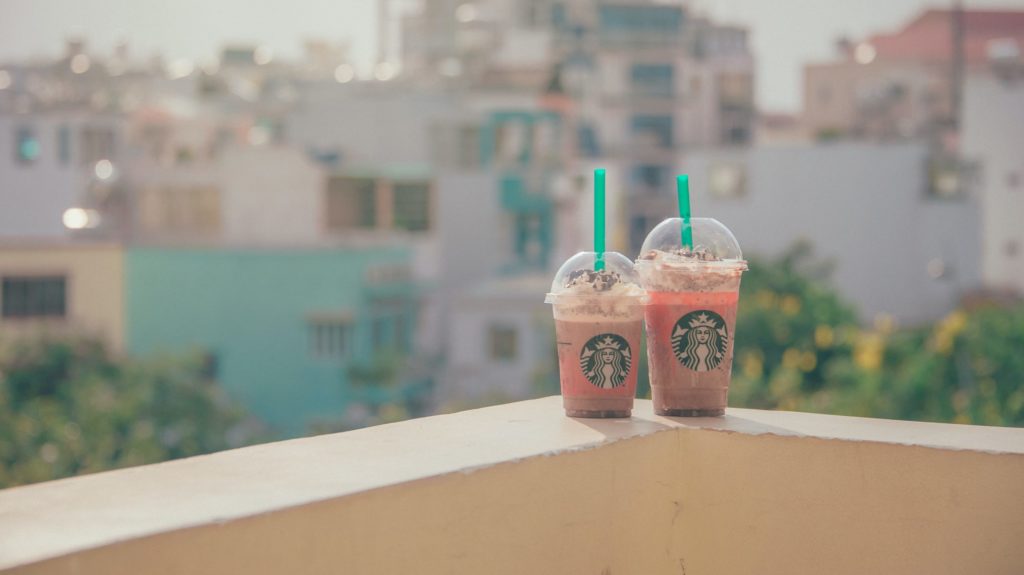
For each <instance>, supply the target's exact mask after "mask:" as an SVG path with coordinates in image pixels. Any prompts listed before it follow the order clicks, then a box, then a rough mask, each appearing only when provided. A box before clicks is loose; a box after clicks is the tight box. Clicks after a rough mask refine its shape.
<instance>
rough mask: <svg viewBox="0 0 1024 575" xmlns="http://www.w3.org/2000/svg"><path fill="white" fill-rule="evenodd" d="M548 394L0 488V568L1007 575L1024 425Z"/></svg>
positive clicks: (1023, 495) (1021, 498)
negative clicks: (688, 413)
mask: <svg viewBox="0 0 1024 575" xmlns="http://www.w3.org/2000/svg"><path fill="white" fill-rule="evenodd" d="M635 413H636V415H635V417H634V418H632V419H630V420H573V419H568V418H565V417H563V416H562V412H561V400H560V398H558V397H551V398H545V399H540V400H535V401H527V402H521V403H513V404H508V405H502V406H497V407H492V408H487V409H480V410H475V411H468V412H462V413H458V414H453V415H444V416H437V417H431V418H424V419H419V420H413V421H407V422H402V423H397V424H392V425H385V426H380V427H374V428H369V429H364V430H359V431H353V432H349V433H343V434H335V435H327V436H320V437H314V438H308V439H300V440H294V441H287V442H281V443H274V444H267V445H261V446H256V447H250V448H245V449H239V450H234V451H228V452H222V453H218V454H214V455H208V456H203V457H195V458H191V459H186V460H179V461H174V462H168V463H163V464H159V465H151V466H145V467H138V468H133V469H126V470H121V471H114V472H108V473H100V474H96V475H91V476H85V477H78V478H73V479H67V480H61V481H53V482H49V483H43V484H38V485H31V486H26V487H20V488H15V489H8V490H5V491H0V571H3V572H10V573H103V574H109V573H140V572H145V573H182V574H184V573H189V574H193V573H236V572H238V573H240V572H247V573H280V572H286V571H291V572H296V573H339V572H351V573H395V572H402V571H405V572H415V573H449V572H464V573H544V572H552V573H554V572H557V573H595V574H598V573H688V574H695V573H696V574H699V573H825V572H827V573H883V572H890V573H892V572H900V573H954V572H955V573H962V572H972V573H1020V572H1022V571H1024V546H1022V545H1021V544H1020V542H1021V538H1022V537H1024V430H1020V429H1009V428H989V427H973V426H963V425H945V424H929V423H911V422H898V421H884V420H872V419H860V418H848V417H835V416H825V415H817V414H802V413H787V412H764V411H754V410H745V409H730V410H729V412H728V415H727V416H726V417H725V418H716V419H693V420H684V419H675V418H663V417H658V416H655V415H653V413H652V409H651V405H650V402H647V401H639V402H638V405H637V409H636V410H635Z"/></svg>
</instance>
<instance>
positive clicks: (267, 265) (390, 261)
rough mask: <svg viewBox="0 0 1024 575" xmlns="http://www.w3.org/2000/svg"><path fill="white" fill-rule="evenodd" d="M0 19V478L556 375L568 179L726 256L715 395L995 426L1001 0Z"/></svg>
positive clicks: (1007, 16) (1015, 6)
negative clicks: (705, 227)
mask: <svg viewBox="0 0 1024 575" xmlns="http://www.w3.org/2000/svg"><path fill="white" fill-rule="evenodd" d="M2 10H3V12H4V17H3V22H2V23H0V299H2V307H0V487H3V486H10V485H17V484H21V483H28V482H33V481H41V480H45V479H51V478H56V477H62V476H67V475H74V474H78V473H86V472H92V471H98V470H102V469H108V468H113V467H121V466H126V465H135V464H142V463H149V462H154V461H160V460H164V459H169V458H174V457H182V456H187V455H192V454H197V453H204V452H209V451H215V450H218V449H225V448H229V447H235V446H240V445H245V444H249V443H255V442H262V441H270V440H274V439H280V438H288V437H296V436H302V435H307V434H313V433H322V432H328V431H340V430H347V429H354V428H358V427H363V426H367V425H373V424H378V423H382V422H389V421H395V420H399V419H404V418H409V417H417V416H424V415H430V414H435V413H443V412H448V411H453V410H458V409H465V408H470V407H474V406H481V405H487V404H491V403H499V402H507V401H513V400H517V399H524V398H529V397H536V396H543V395H551V394H556V393H558V378H557V371H556V370H557V364H556V357H555V348H554V346H553V327H552V322H551V312H550V309H549V308H548V306H546V305H545V304H544V303H543V295H544V293H545V292H546V291H547V290H548V287H549V285H550V280H551V276H552V275H553V271H554V270H555V269H556V268H557V267H558V265H559V264H560V263H561V262H562V261H563V260H564V259H565V258H566V257H568V256H569V255H571V254H572V253H574V252H576V251H579V250H581V249H586V248H587V245H588V244H589V238H590V237H591V235H592V228H591V226H592V220H591V218H592V212H591V188H590V186H591V178H590V174H591V172H592V170H593V169H594V168H596V167H604V168H607V169H608V174H609V186H608V187H609V205H608V213H609V218H610V220H609V225H608V231H609V237H610V244H611V246H610V247H612V248H613V249H615V250H617V251H621V252H622V253H624V254H626V255H627V256H629V257H631V258H634V257H636V255H637V251H638V249H639V246H640V243H641V242H642V240H643V238H644V236H645V235H646V233H647V232H648V231H649V230H650V229H651V228H652V227H653V226H654V225H655V224H657V223H658V222H659V221H661V220H662V219H663V218H665V217H669V216H671V215H672V213H673V212H674V210H675V203H674V202H675V200H674V198H675V195H674V190H673V188H672V185H673V184H672V181H673V177H674V175H675V174H677V173H684V172H685V173H689V174H690V175H691V181H692V182H693V185H694V211H695V212H696V214H697V215H700V216H708V217H715V218H717V219H719V220H721V221H722V222H724V223H726V224H727V225H728V226H729V227H730V228H731V229H732V230H733V231H734V233H735V234H736V236H737V237H738V239H739V240H740V242H741V244H742V245H743V247H744V250H745V255H746V256H747V257H748V258H749V259H750V261H751V270H750V272H748V274H747V275H746V276H745V277H744V280H743V289H742V296H741V300H740V312H739V318H738V325H737V328H736V329H737V339H736V354H735V364H734V369H733V374H734V375H733V385H732V390H731V396H730V403H731V405H734V406H744V407H759V408H769V409H787V410H806V411H818V412H824V413H836V414H851V415H864V416H874V417H887V418H901V419H915V420H927V421H948V422H958V423H974V424H982V425H1024V306H1022V305H1021V303H1020V294H1021V291H1022V290H1024V53H1022V51H1024V1H1017V2H1004V3H1003V4H1002V5H994V6H993V5H986V6H984V7H978V6H975V5H974V4H973V3H970V4H969V5H967V6H964V5H963V4H962V3H931V4H930V3H928V2H924V1H918V0H902V1H898V2H897V1H889V2H882V1H873V2H867V3H864V2H861V3H841V2H839V1H829V2H813V3H812V2H798V3H797V2H794V3H789V4H786V5H785V6H780V5H779V4H778V3H766V2H756V1H754V0H744V1H740V0H736V1H732V2H721V3H711V2H697V1H693V2H679V1H670V0H661V1H656V0H593V1H583V0H377V1H372V0H352V1H347V2H333V3H327V2H320V1H315V2H314V1H308V2H307V1H300V2H291V3H285V2H263V3H259V6H258V7H257V6H256V5H255V4H253V3H248V2H238V1H235V2H217V3H209V2H204V3H199V2H192V1H181V2H173V3H159V4H158V3H155V2H136V3H130V4H129V3H125V2H114V1H113V0H109V1H94V2H83V3H77V2H69V1H56V0H49V1H40V2H28V1H22V0H9V1H7V2H5V3H4V5H3V8H2ZM641 369H642V370H646V366H641ZM645 380H646V374H645V373H643V372H642V373H641V376H640V381H641V390H640V395H641V396H645V395H646V394H647V393H648V390H647V389H646V386H645Z"/></svg>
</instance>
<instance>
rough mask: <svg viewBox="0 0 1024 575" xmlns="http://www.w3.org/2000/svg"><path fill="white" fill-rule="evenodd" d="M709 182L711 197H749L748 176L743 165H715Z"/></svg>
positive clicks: (712, 167)
mask: <svg viewBox="0 0 1024 575" xmlns="http://www.w3.org/2000/svg"><path fill="white" fill-rule="evenodd" d="M708 181H709V187H710V189H711V195H713V196H714V197H716V198H741V197H743V196H745V195H747V174H746V170H745V169H744V167H743V166H742V165H741V164H734V163H723V164H714V165H713V166H711V173H710V174H709V176H708Z"/></svg>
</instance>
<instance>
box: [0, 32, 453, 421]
mask: <svg viewBox="0 0 1024 575" xmlns="http://www.w3.org/2000/svg"><path fill="white" fill-rule="evenodd" d="M314 48H315V49H313V52H314V54H312V56H311V57H310V61H309V62H304V63H302V64H291V63H284V62H276V61H273V60H272V58H271V57H270V56H269V55H268V54H266V53H265V52H261V50H260V49H259V48H258V47H251V46H231V47H228V48H226V49H225V50H224V51H223V53H222V54H221V57H220V59H219V62H218V63H217V64H216V65H213V66H204V67H199V66H197V65H195V64H193V63H190V62H172V63H169V64H163V63H159V62H158V63H150V64H138V63H133V62H131V61H130V60H128V59H127V58H126V55H125V54H120V53H119V54H115V55H114V56H111V57H107V58H102V57H100V56H97V55H89V56H86V55H85V54H84V46H82V45H80V44H77V43H76V44H74V45H73V46H71V47H70V48H69V50H70V52H69V55H68V56H66V57H64V58H61V59H58V60H57V61H56V62H47V61H41V62H31V63H28V64H23V65H19V66H6V65H5V66H0V72H2V73H0V80H3V82H2V83H0V130H2V133H3V134H4V137H2V138H0V154H2V159H0V235H3V236H7V238H8V239H7V240H6V241H5V242H4V245H3V248H2V249H0V280H2V284H0V298H2V300H3V304H4V307H3V314H2V315H0V334H3V335H4V336H11V337H16V336H18V337H20V336H21V335H26V334H30V333H39V332H47V333H50V332H60V333H67V332H75V333H85V334H89V335H96V336H99V337H101V338H102V339H104V340H105V341H107V342H108V343H109V344H110V345H111V346H112V347H113V348H115V349H116V350H119V351H120V350H124V351H127V352H129V353H132V354H139V355H146V356H149V355H153V354H162V353H181V352H186V351H189V350H193V351H199V352H202V353H204V354H205V355H206V357H207V358H208V360H209V364H210V366H211V367H210V368H211V370H214V371H215V372H216V377H217V379H218V381H219V382H220V383H221V384H222V385H224V386H225V388H226V389H227V390H228V391H229V392H230V393H231V395H232V396H233V397H235V398H236V399H238V400H241V401H242V402H243V404H245V405H246V406H247V407H248V408H250V409H251V410H252V411H253V412H254V413H255V414H257V415H258V416H260V417H262V418H263V419H264V420H266V421H268V422H270V423H271V424H273V425H274V426H275V427H277V428H278V429H280V430H282V431H283V432H284V433H286V434H288V435H295V434H300V433H302V432H303V431H304V430H305V429H306V427H307V426H308V425H310V424H313V423H317V422H320V423H325V424H327V425H331V426H337V425H342V426H358V425H362V424H365V423H367V422H370V421H373V418H374V413H375V412H376V411H377V409H378V408H380V406H381V405H383V404H387V403H397V404H399V405H402V406H404V407H405V408H406V409H408V410H409V411H411V412H413V413H420V412H422V410H423V409H426V408H427V404H428V403H429V397H430V386H431V382H432V373H431V369H433V366H432V365H431V364H430V361H428V360H427V359H425V358H424V356H423V354H421V353H420V351H419V347H418V344H419V343H421V342H422V341H423V340H424V338H423V337H422V335H421V334H420V333H419V331H420V329H421V326H422V323H423V322H422V318H423V317H424V316H425V315H427V314H426V312H425V311H424V310H425V308H426V307H427V306H426V305H425V302H424V288H423V286H424V283H423V282H422V281H421V280H420V279H419V276H417V275H416V268H417V265H416V263H415V261H418V258H416V257H414V254H413V251H412V247H413V246H415V245H416V244H417V239H418V237H419V236H420V235H421V234H422V233H423V232H425V231H426V230H428V229H432V228H433V225H434V224H433V219H434V216H433V215H432V209H433V208H432V207H431V206H432V200H431V190H432V187H431V184H430V181H429V179H426V178H424V177H422V176H421V175H418V174H415V175H414V173H410V172H402V173H401V174H398V175H396V174H395V173H394V171H384V170H381V171H380V173H378V172H376V171H374V170H373V169H370V170H368V171H361V170H360V169H358V168H356V167H354V166H348V165H346V166H344V167H340V166H336V165H332V162H331V158H329V157H327V155H326V153H325V152H324V151H323V150H320V149H317V148H316V147H313V146H307V145H305V142H302V145H296V144H295V143H294V142H295V141H296V140H289V139H287V138H286V137H285V136H286V133H285V125H286V124H287V121H286V120H287V117H288V113H289V112H290V111H291V110H292V109H293V107H294V105H295V103H296V101H297V100H298V96H299V91H300V89H305V88H304V87H305V86H307V85H309V84H317V83H323V82H328V83H330V84H331V85H337V78H336V71H337V69H338V68H339V67H342V66H345V65H346V64H344V61H343V54H341V53H339V52H338V51H337V50H331V49H328V48H325V47H323V46H319V47H314ZM313 56H315V57H313ZM119 58H121V60H119ZM122 60H123V61H122ZM339 62H341V63H339ZM342 131H344V130H342ZM396 141H398V139H396ZM374 152H375V151H373V150H370V151H369V153H370V154H371V155H372V154H373V153H374ZM367 185H369V186H370V188H367ZM350 199H352V200H353V201H349V200H350ZM97 242H101V243H97ZM107 245H112V246H114V247H110V248H106V247H102V246H107ZM420 267H423V266H422V265H421V266H420ZM297 386H304V387H301V388H297Z"/></svg>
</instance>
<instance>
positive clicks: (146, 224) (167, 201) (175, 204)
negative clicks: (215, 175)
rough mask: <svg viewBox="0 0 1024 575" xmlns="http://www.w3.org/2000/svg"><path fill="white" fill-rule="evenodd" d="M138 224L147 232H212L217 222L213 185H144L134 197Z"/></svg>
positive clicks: (216, 194) (216, 193)
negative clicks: (136, 197)
mask: <svg viewBox="0 0 1024 575" xmlns="http://www.w3.org/2000/svg"><path fill="white" fill-rule="evenodd" d="M138 208H139V223H140V226H141V228H142V229H143V230H144V231H146V232H149V233H157V234H159V233H182V232H198V233H202V234H215V233H217V232H218V231H219V230H220V225H221V199H220V190H218V189H217V188H211V187H205V186H196V187H146V188H142V189H141V190H140V193H139V198H138Z"/></svg>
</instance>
